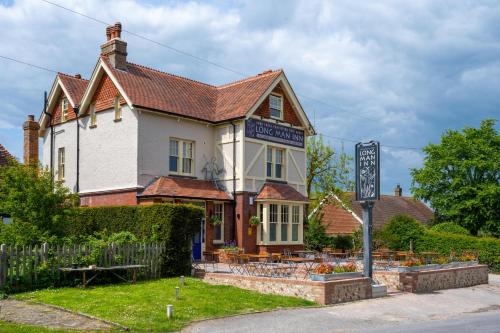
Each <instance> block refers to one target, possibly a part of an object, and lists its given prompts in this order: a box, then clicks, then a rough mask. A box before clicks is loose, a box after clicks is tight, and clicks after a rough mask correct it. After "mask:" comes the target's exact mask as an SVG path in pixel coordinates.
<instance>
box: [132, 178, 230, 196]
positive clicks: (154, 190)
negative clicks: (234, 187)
mask: <svg viewBox="0 0 500 333" xmlns="http://www.w3.org/2000/svg"><path fill="white" fill-rule="evenodd" d="M140 197H175V198H192V199H211V200H231V198H230V197H229V195H228V194H227V193H226V192H224V191H223V190H221V189H218V188H217V187H216V185H215V183H214V182H213V181H209V180H201V179H191V178H177V177H160V178H158V179H157V180H156V181H154V182H153V183H152V184H151V185H149V186H148V187H147V188H146V189H145V190H144V191H143V192H142V193H141V194H140Z"/></svg>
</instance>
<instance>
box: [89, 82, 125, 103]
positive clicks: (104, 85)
mask: <svg viewBox="0 0 500 333" xmlns="http://www.w3.org/2000/svg"><path fill="white" fill-rule="evenodd" d="M117 95H120V93H119V91H118V89H117V88H116V87H115V85H114V84H113V81H111V79H110V78H109V76H108V75H106V74H104V75H103V77H102V78H101V81H100V82H99V85H98V86H97V88H96V91H95V93H94V96H93V97H92V103H95V110H96V112H98V111H103V110H107V109H110V108H113V107H114V101H115V96H117ZM125 103H126V102H125V99H124V98H123V97H121V96H120V105H123V104H125Z"/></svg>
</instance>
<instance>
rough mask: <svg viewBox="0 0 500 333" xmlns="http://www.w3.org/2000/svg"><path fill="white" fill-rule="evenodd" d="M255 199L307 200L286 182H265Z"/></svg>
mask: <svg viewBox="0 0 500 333" xmlns="http://www.w3.org/2000/svg"><path fill="white" fill-rule="evenodd" d="M256 199H257V200H264V199H266V200H286V201H302V202H308V201H309V200H307V198H306V197H305V196H303V195H302V194H300V192H298V191H297V190H296V189H294V188H293V187H291V186H290V185H287V184H281V183H273V182H267V183H265V184H264V186H263V187H262V189H261V190H260V192H259V194H258V195H257V198H256Z"/></svg>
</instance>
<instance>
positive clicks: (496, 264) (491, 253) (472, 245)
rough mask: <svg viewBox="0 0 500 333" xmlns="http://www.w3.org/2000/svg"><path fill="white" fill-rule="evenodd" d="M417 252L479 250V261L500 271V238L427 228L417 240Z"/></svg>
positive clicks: (445, 252) (444, 252) (446, 252)
mask: <svg viewBox="0 0 500 333" xmlns="http://www.w3.org/2000/svg"><path fill="white" fill-rule="evenodd" d="M415 245H416V247H415V249H416V251H417V252H426V251H435V252H438V253H440V254H442V255H449V254H450V252H453V251H454V252H457V253H461V252H463V251H471V252H477V253H478V255H479V262H480V263H483V264H487V265H488V266H489V267H490V269H491V270H493V271H496V272H499V271H500V239H498V238H493V237H474V236H465V235H454V234H450V233H440V232H435V231H432V230H426V231H425V232H424V234H423V235H422V236H421V237H420V238H419V239H418V241H417V242H416V244H415Z"/></svg>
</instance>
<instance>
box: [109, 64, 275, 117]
mask: <svg viewBox="0 0 500 333" xmlns="http://www.w3.org/2000/svg"><path fill="white" fill-rule="evenodd" d="M102 59H103V61H105V62H106V64H107V65H108V66H107V67H108V68H109V69H110V70H111V72H112V73H113V75H114V76H115V77H116V79H117V80H118V82H119V84H120V85H121V86H122V87H123V89H124V91H125V93H126V94H127V96H128V97H129V98H130V100H131V102H132V104H133V105H135V106H139V107H144V108H148V109H153V110H159V111H163V112H166V113H171V114H177V115H180V116H186V117H190V118H195V119H200V120H205V121H209V122H220V121H225V120H230V119H235V118H241V117H244V116H245V115H246V114H247V112H248V111H249V110H250V109H251V108H252V107H253V106H254V105H255V103H256V102H257V101H258V99H259V98H260V97H261V96H262V95H263V94H264V93H265V91H266V90H267V89H268V88H269V86H270V85H271V84H272V83H273V82H274V80H275V79H276V78H277V77H278V76H279V75H281V73H282V72H283V71H282V70H277V71H270V72H266V73H263V74H260V75H257V76H253V77H249V78H246V79H244V80H241V81H236V82H233V83H230V84H226V85H223V86H220V87H215V86H212V85H209V84H205V83H201V82H198V81H194V80H190V79H187V78H183V77H180V76H176V75H172V74H168V73H164V72H161V71H158V70H155V69H151V68H148V67H144V66H141V65H136V64H132V63H127V71H122V70H119V69H115V68H113V66H111V64H110V63H109V60H108V59H107V58H105V57H103V58H102Z"/></svg>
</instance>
